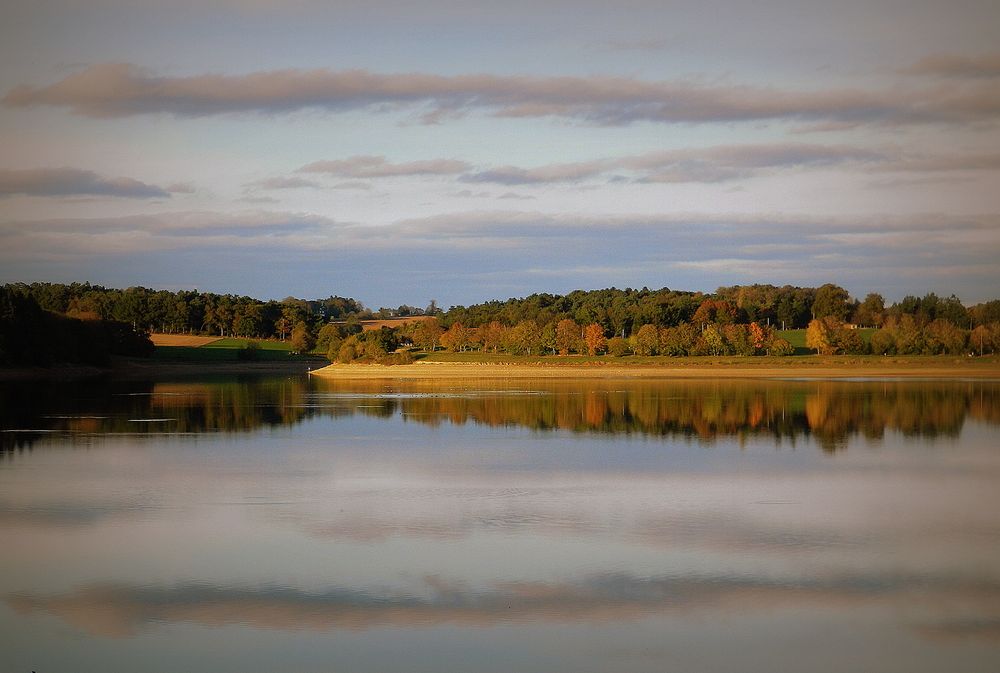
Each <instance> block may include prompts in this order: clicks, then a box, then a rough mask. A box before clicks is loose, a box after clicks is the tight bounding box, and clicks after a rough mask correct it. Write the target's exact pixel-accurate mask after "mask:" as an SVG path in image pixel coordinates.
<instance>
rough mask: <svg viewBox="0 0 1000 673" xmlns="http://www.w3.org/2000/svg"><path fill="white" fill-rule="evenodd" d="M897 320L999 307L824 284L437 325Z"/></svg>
mask: <svg viewBox="0 0 1000 673" xmlns="http://www.w3.org/2000/svg"><path fill="white" fill-rule="evenodd" d="M903 315H910V316H913V317H914V318H915V319H916V320H917V321H918V322H920V323H922V324H923V323H928V322H931V321H933V320H937V319H942V320H947V321H949V322H951V323H952V324H954V325H956V326H959V327H969V328H971V327H974V326H976V325H981V324H988V323H991V322H1000V300H995V301H991V302H987V303H985V304H979V305H977V306H974V307H971V308H966V307H965V306H963V305H962V302H961V301H960V300H959V299H958V297H955V296H954V295H952V296H951V297H947V298H941V297H938V296H937V295H936V294H934V293H930V294H927V295H925V296H924V297H922V298H918V297H913V296H908V297H905V298H904V299H903V300H902V301H900V302H897V303H895V304H892V305H891V306H886V303H885V300H884V299H883V297H882V296H881V295H880V294H877V293H870V294H868V295H867V296H866V297H865V298H864V300H860V301H859V300H857V299H852V298H851V297H850V295H849V294H848V292H847V290H845V289H844V288H842V287H840V286H838V285H833V284H830V283H828V284H826V285H823V286H821V287H818V288H812V287H797V286H792V285H785V286H782V287H778V286H775V285H736V286H732V287H720V288H719V289H718V290H716V291H715V292H714V293H712V294H703V293H700V292H684V291H678V290H671V289H669V288H663V289H660V290H650V289H648V288H642V289H641V290H633V289H625V290H619V289H616V288H610V289H605V290H592V291H584V290H576V291H574V292H571V293H569V294H567V295H551V294H533V295H531V296H529V297H525V298H523V299H508V300H507V301H505V302H501V301H491V302H487V303H483V304H475V305H472V306H468V307H466V306H455V307H452V308H451V309H450V310H449V311H448V312H447V313H445V314H444V316H443V317H442V323H443V324H444V326H445V327H448V326H450V325H451V324H452V323H455V322H460V323H462V324H463V325H465V326H466V327H479V326H481V325H486V324H488V323H490V322H494V321H495V322H499V323H501V324H504V325H508V326H511V325H516V324H517V323H519V322H521V321H523V320H531V321H534V322H535V323H537V324H538V325H540V326H544V325H547V324H549V323H558V322H559V321H560V320H563V319H570V320H574V321H575V322H577V323H578V324H580V325H589V324H591V323H596V324H598V325H600V326H601V328H602V329H603V330H604V332H605V334H606V335H608V336H609V337H610V336H620V337H626V336H628V335H630V334H634V333H636V332H637V331H638V330H639V329H640V328H641V327H642V326H643V325H653V326H655V327H676V326H677V325H680V324H682V323H691V324H696V325H703V324H709V323H716V324H742V325H749V324H750V323H753V322H756V323H759V324H764V325H769V326H771V327H774V328H778V329H803V328H805V327H807V326H808V325H809V323H810V322H811V321H812V320H815V319H817V318H825V317H834V318H837V319H839V320H840V321H842V322H847V323H851V324H855V325H859V326H862V327H879V326H881V325H882V324H883V323H884V322H885V321H886V320H888V319H889V318H892V317H895V318H899V317H900V316H903Z"/></svg>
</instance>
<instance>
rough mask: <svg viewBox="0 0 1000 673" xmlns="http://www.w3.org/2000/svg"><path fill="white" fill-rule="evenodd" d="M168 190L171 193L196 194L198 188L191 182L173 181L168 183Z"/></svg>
mask: <svg viewBox="0 0 1000 673" xmlns="http://www.w3.org/2000/svg"><path fill="white" fill-rule="evenodd" d="M167 191H168V192H170V193H171V194H194V193H195V192H196V191H198V190H197V188H196V187H195V186H194V184H193V183H190V182H173V183H171V184H169V185H167Z"/></svg>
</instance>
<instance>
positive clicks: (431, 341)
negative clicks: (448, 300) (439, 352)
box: [413, 318, 444, 352]
mask: <svg viewBox="0 0 1000 673" xmlns="http://www.w3.org/2000/svg"><path fill="white" fill-rule="evenodd" d="M443 333H444V329H443V328H442V327H441V322H440V321H439V320H438V319H437V318H431V319H430V320H421V321H420V322H419V323H417V326H416V328H414V330H413V342H414V343H415V344H417V345H418V346H419V347H420V348H422V349H424V350H425V351H431V352H433V351H434V350H435V349H436V348H437V345H438V339H440V338H441V335H442V334H443Z"/></svg>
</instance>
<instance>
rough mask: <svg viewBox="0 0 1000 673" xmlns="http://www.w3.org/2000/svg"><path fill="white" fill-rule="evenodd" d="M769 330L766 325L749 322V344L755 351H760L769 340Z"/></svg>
mask: <svg viewBox="0 0 1000 673" xmlns="http://www.w3.org/2000/svg"><path fill="white" fill-rule="evenodd" d="M769 331H770V330H768V329H767V328H766V326H764V327H762V326H761V325H759V324H758V323H756V322H752V323H750V346H751V347H752V348H753V350H754V352H755V353H762V352H763V351H764V349H765V348H766V347H767V344H768V342H769V341H770V338H769V337H770V335H769V334H768V332H769Z"/></svg>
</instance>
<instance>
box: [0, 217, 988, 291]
mask: <svg viewBox="0 0 1000 673" xmlns="http://www.w3.org/2000/svg"><path fill="white" fill-rule="evenodd" d="M495 203H500V202H495ZM504 203H506V202H504ZM181 253H183V254H181ZM998 256H1000V215H996V214H993V215H979V216H955V215H951V216H948V215H938V214H927V215H919V216H898V217H882V216H857V217H843V218H834V217H829V218H823V217H810V216H797V215H707V214H704V213H666V214H658V215H646V214H643V215H628V214H594V213H566V214H561V215H552V214H547V213H542V212H531V211H509V210H496V211H487V210H473V211H468V212H454V213H443V214H440V215H435V216H431V217H424V218H417V219H406V220H399V221H396V222H392V223H389V224H384V225H383V224H380V225H365V224H359V223H352V222H342V221H338V220H334V219H332V218H328V217H323V216H320V215H314V214H309V213H296V212H281V211H247V212H241V213H231V214H230V213H211V212H187V213H184V212H181V213H160V214H155V215H142V216H129V217H117V218H92V219H87V218H74V219H57V220H21V221H10V222H0V270H2V275H3V276H4V277H5V278H4V279H6V280H11V281H15V280H28V281H31V280H42V279H49V280H51V279H53V278H56V277H59V279H62V278H65V279H66V280H67V281H69V280H73V279H81V278H84V279H88V280H91V281H94V282H104V283H108V284H114V283H112V281H114V282H115V283H117V284H123V283H124V284H125V285H128V284H129V283H136V282H140V281H142V282H145V283H150V282H154V281H157V282H158V280H159V279H157V278H151V279H150V278H147V277H146V276H144V275H143V274H147V275H148V270H149V269H151V268H154V269H155V268H158V267H161V266H163V267H164V268H169V269H170V273H171V274H173V275H177V274H181V275H184V276H185V277H186V278H191V279H192V280H191V282H192V283H198V284H200V286H203V287H205V286H208V285H210V284H211V283H212V279H213V278H218V276H219V274H225V275H226V277H227V278H229V279H231V282H234V283H235V282H237V279H238V281H239V282H240V283H243V284H245V286H246V288H245V289H244V290H243V291H244V292H258V293H259V294H262V295H264V296H271V295H272V294H274V293H279V294H280V293H281V292H283V293H284V294H291V293H292V290H294V289H295V288H301V287H303V286H305V285H309V284H310V283H317V284H319V285H318V286H320V287H321V286H326V285H328V284H329V283H331V282H335V283H337V285H338V286H341V287H343V288H344V289H343V292H345V293H347V294H349V295H350V296H358V297H365V298H370V297H372V296H374V297H375V302H379V303H381V305H389V304H390V303H392V300H393V298H394V297H395V298H396V303H397V304H398V303H399V299H398V297H399V292H400V286H399V283H398V280H396V279H398V278H399V277H411V276H414V275H415V274H416V275H418V276H419V279H420V281H419V282H420V285H421V287H422V288H423V292H424V293H428V292H433V293H435V294H436V295H437V296H441V297H451V299H449V300H448V301H450V302H451V303H468V302H469V301H470V300H471V299H473V298H476V299H477V300H480V299H482V298H496V297H497V296H498V293H504V296H524V295H528V294H531V293H532V292H538V291H556V290H558V291H569V290H571V289H573V288H577V287H611V286H617V287H641V286H643V285H649V286H654V285H668V286H671V287H684V288H688V289H713V288H715V287H718V286H719V285H729V284H736V283H753V282H769V283H777V284H779V285H780V284H784V283H793V284H804V285H819V284H822V283H826V282H835V283H838V284H841V285H843V286H844V287H846V288H847V289H848V290H849V291H851V292H860V293H862V294H863V293H864V292H868V291H873V290H875V291H879V292H881V293H883V294H884V295H886V296H893V295H897V296H900V297H901V296H903V295H905V294H914V293H917V294H922V293H925V292H927V291H935V292H938V293H939V294H941V293H943V294H944V295H945V296H947V295H948V294H951V293H956V294H958V295H959V296H962V297H963V299H965V300H967V301H969V300H972V301H981V300H985V299H989V298H991V297H988V296H986V295H985V294H984V293H987V292H989V288H993V287H996V286H997V284H998V283H1000V272H998V269H997V266H996V259H997V257H998ZM111 260H113V261H115V264H109V261H111ZM126 260H133V261H134V264H135V265H136V268H135V269H134V270H133V271H132V273H135V274H139V275H138V276H136V278H134V279H133V278H123V279H121V280H116V279H115V278H111V277H109V276H108V273H109V272H108V269H109V268H111V267H115V268H120V264H121V263H124V262H125V261H126ZM138 260H142V262H141V264H140V263H139V261H138ZM206 260H211V261H212V264H211V265H210V266H209V267H205V262H206ZM263 260H266V265H267V268H268V269H269V271H270V273H271V274H273V275H271V276H268V277H264V278H261V277H259V274H256V275H254V273H251V271H252V270H254V269H257V268H258V267H259V264H260V263H262V261H263ZM615 260H618V261H617V262H616V261H615ZM620 260H627V263H624V264H623V263H621V262H620ZM130 263H131V262H130ZM373 265H378V267H379V268H380V269H382V270H383V271H384V273H383V274H380V278H371V277H370V276H366V275H365V273H364V269H369V268H372V266H373ZM332 270H333V271H332ZM331 273H332V274H333V275H331ZM285 276H287V277H288V278H291V279H294V281H289V282H293V283H294V284H293V285H288V286H282V287H285V288H286V289H282V290H280V291H278V290H277V289H276V286H275V285H274V282H276V280H275V279H276V278H278V277H285ZM320 278H322V280H320ZM359 278H364V279H365V280H363V281H362V280H359ZM382 278H384V280H382ZM540 279H541V280H540ZM166 282H170V281H166ZM539 283H541V285H539ZM317 291H319V290H317Z"/></svg>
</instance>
